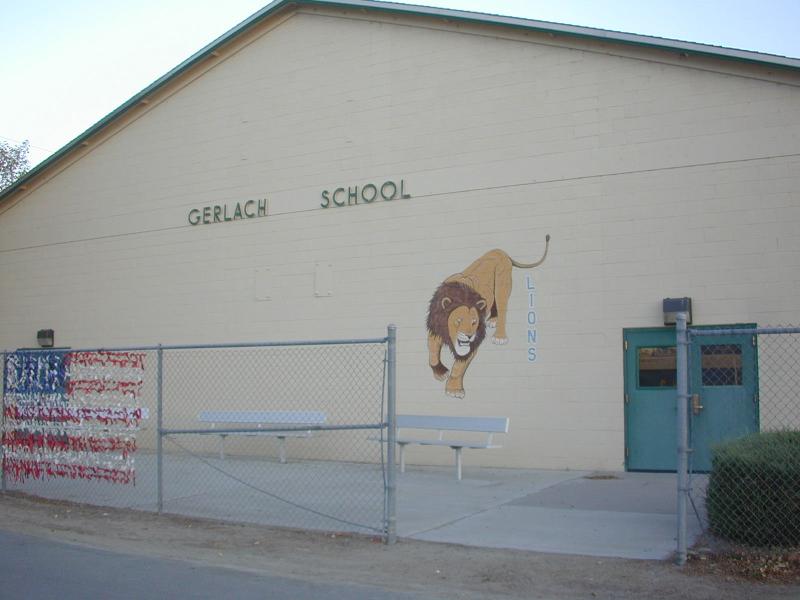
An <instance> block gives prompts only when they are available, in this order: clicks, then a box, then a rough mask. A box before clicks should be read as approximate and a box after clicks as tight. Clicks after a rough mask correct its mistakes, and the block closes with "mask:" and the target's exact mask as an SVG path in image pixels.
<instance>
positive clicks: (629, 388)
mask: <svg viewBox="0 0 800 600" xmlns="http://www.w3.org/2000/svg"><path fill="white" fill-rule="evenodd" d="M623 337H624V353H625V359H624V370H625V465H626V468H627V469H628V470H630V471H674V470H675V466H676V462H677V460H676V459H677V436H676V427H677V426H676V418H677V405H676V395H677V389H676V383H677V381H676V376H677V372H676V365H677V356H676V350H675V329H673V328H667V327H659V328H650V329H626V330H625V331H624V332H623ZM689 359H690V360H689V369H690V392H691V393H696V394H698V398H697V400H698V401H697V402H695V403H694V407H695V410H692V411H691V412H690V414H691V415H692V416H691V419H690V436H691V439H690V446H691V447H692V448H693V452H692V454H691V455H690V456H691V461H692V468H693V469H694V470H695V471H707V470H709V469H710V467H711V456H710V447H711V445H712V444H714V443H716V442H719V441H721V440H724V439H729V438H732V437H738V436H740V435H744V434H746V433H749V432H751V431H757V430H758V416H757V415H758V406H757V396H756V390H757V382H756V381H755V373H756V368H755V364H756V352H755V347H754V346H753V343H752V339H751V336H736V337H731V336H727V337H724V338H723V337H717V336H715V337H708V338H695V343H694V344H693V345H692V347H691V348H690V356H689ZM695 413H696V414H695Z"/></svg>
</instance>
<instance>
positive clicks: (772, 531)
mask: <svg viewBox="0 0 800 600" xmlns="http://www.w3.org/2000/svg"><path fill="white" fill-rule="evenodd" d="M688 341H689V344H688V352H687V354H688V360H689V365H690V366H689V369H688V373H689V374H690V375H689V379H690V381H689V386H688V390H689V397H688V401H689V406H688V414H689V435H690V438H689V446H690V448H691V453H690V455H689V456H690V459H689V464H690V469H691V473H692V474H691V480H690V486H689V498H690V500H691V501H692V504H693V505H694V506H695V508H696V512H697V516H698V517H699V518H700V519H701V523H702V524H703V526H704V527H705V528H706V529H707V530H708V531H709V532H710V533H711V534H713V535H714V536H715V537H717V538H719V539H722V540H726V541H730V542H734V543H741V544H745V545H748V546H756V547H794V546H800V328H795V327H778V328H751V327H742V328H729V329H702V328H691V329H689V331H688Z"/></svg>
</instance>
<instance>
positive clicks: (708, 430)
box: [689, 335, 758, 471]
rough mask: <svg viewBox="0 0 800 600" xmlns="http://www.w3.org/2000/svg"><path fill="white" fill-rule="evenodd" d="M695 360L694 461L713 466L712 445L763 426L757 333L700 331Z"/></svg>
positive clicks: (691, 361) (704, 467) (692, 358)
mask: <svg viewBox="0 0 800 600" xmlns="http://www.w3.org/2000/svg"><path fill="white" fill-rule="evenodd" d="M689 365H690V373H691V381H690V393H692V394H695V396H693V398H692V402H691V403H690V407H691V408H690V419H689V422H690V431H689V435H690V447H691V448H692V454H691V455H690V461H691V465H692V468H693V469H694V470H695V471H709V470H710V469H711V446H712V445H714V444H717V443H719V442H721V441H723V440H727V439H731V438H736V437H741V436H743V435H747V434H748V433H753V432H755V431H758V395H757V394H758V392H757V390H758V381H757V376H758V371H757V369H756V368H755V365H756V341H755V337H754V336H751V335H737V336H695V337H693V339H692V345H691V346H690V354H689Z"/></svg>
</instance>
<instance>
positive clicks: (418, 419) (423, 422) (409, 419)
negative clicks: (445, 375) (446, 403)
mask: <svg viewBox="0 0 800 600" xmlns="http://www.w3.org/2000/svg"><path fill="white" fill-rule="evenodd" d="M397 427H398V428H404V429H436V430H447V431H478V432H483V433H508V417H442V416H434V415H397Z"/></svg>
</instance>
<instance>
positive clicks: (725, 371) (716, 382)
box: [700, 344, 742, 387]
mask: <svg viewBox="0 0 800 600" xmlns="http://www.w3.org/2000/svg"><path fill="white" fill-rule="evenodd" d="M700 358H701V361H702V369H703V385H704V386H705V387H714V386H726V385H742V347H741V345H739V344H709V345H707V346H700Z"/></svg>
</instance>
